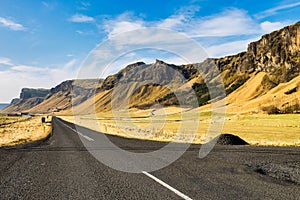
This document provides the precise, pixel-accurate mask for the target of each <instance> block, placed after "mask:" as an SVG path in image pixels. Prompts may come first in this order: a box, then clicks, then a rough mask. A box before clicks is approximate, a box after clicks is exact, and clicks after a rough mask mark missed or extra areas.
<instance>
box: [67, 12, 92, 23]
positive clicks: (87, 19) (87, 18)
mask: <svg viewBox="0 0 300 200" xmlns="http://www.w3.org/2000/svg"><path fill="white" fill-rule="evenodd" d="M69 21H71V22H77V23H88V22H93V21H95V19H94V18H93V17H90V16H86V15H82V14H75V15H73V16H72V17H71V18H70V19H69Z"/></svg>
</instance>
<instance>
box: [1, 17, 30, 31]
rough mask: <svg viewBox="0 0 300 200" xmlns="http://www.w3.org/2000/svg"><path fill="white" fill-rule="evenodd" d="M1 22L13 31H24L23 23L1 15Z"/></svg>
mask: <svg viewBox="0 0 300 200" xmlns="http://www.w3.org/2000/svg"><path fill="white" fill-rule="evenodd" d="M0 24H1V25H2V26H3V27H6V28H8V29H10V30H13V31H24V30H25V27H24V26H23V25H22V24H19V23H16V22H14V21H12V20H10V19H7V18H3V17H0Z"/></svg>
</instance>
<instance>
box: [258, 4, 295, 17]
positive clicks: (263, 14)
mask: <svg viewBox="0 0 300 200" xmlns="http://www.w3.org/2000/svg"><path fill="white" fill-rule="evenodd" d="M298 6H300V2H295V3H290V4H285V5H280V6H276V7H273V8H270V9H267V10H265V11H263V12H260V13H258V14H257V15H255V17H256V18H258V19H262V18H265V17H268V16H271V15H275V14H277V13H278V12H279V11H282V10H286V9H290V8H294V7H298Z"/></svg>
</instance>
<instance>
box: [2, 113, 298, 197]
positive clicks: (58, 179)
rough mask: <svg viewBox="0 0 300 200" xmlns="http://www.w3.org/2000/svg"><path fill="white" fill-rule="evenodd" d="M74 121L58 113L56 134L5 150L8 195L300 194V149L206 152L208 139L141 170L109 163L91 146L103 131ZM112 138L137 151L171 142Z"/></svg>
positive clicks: (4, 192) (245, 148)
mask: <svg viewBox="0 0 300 200" xmlns="http://www.w3.org/2000/svg"><path fill="white" fill-rule="evenodd" d="M72 128H74V125H73V124H70V123H67V122H62V121H60V120H59V119H56V118H54V120H53V135H52V137H51V138H50V139H49V140H48V141H46V142H44V143H42V144H40V145H38V146H32V147H26V148H16V149H9V150H5V149H1V150H0V199H5V200H6V199H110V200H111V199H183V198H185V199H189V198H190V199H300V178H299V177H300V172H299V168H300V148H291V147H281V148H279V147H252V146H216V147H215V148H214V149H213V151H212V152H211V153H210V154H209V155H208V156H207V157H205V158H204V159H200V158H198V153H199V148H200V146H199V145H192V146H191V147H190V148H189V149H188V150H187V151H186V152H185V153H184V154H183V156H182V157H180V158H179V159H178V160H176V161H175V162H173V163H172V164H171V165H169V166H167V167H165V168H163V169H160V170H158V171H154V172H150V173H147V172H145V173H136V174H134V173H126V172H120V171H117V170H114V169H112V168H110V167H107V166H106V165H104V164H102V163H101V162H99V161H98V160H97V159H95V158H94V157H93V156H92V155H91V154H90V153H89V151H87V149H86V148H85V146H84V145H83V143H82V140H84V139H88V138H92V139H93V138H95V137H96V135H97V134H98V135H99V134H100V133H95V132H93V131H90V132H89V135H88V137H87V138H85V137H84V136H85V135H78V134H77V133H76V132H74V131H73V130H72ZM80 137H81V139H80ZM108 138H109V139H110V140H111V141H112V142H113V143H114V144H116V145H118V146H119V147H120V148H122V149H125V150H127V151H131V152H151V151H154V150H157V149H159V148H161V147H162V146H164V145H165V144H164V143H158V142H149V141H140V140H132V139H124V138H119V137H114V136H108ZM89 142H93V141H89ZM178 148H180V147H178ZM94 150H95V151H105V149H103V148H102V149H101V148H100V149H94ZM177 150H178V149H169V151H177ZM125 160H126V159H125Z"/></svg>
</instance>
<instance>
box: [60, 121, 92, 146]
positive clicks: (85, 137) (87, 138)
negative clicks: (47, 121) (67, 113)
mask: <svg viewBox="0 0 300 200" xmlns="http://www.w3.org/2000/svg"><path fill="white" fill-rule="evenodd" d="M59 122H60V123H62V124H63V125H64V126H65V127H68V128H69V129H71V130H72V131H74V132H75V133H78V135H80V136H81V137H83V138H84V139H86V140H88V141H90V142H93V141H95V140H94V139H93V138H90V137H88V136H86V135H84V134H82V133H80V132H78V131H77V130H76V129H74V128H72V127H71V126H68V125H67V124H65V123H63V122H62V121H60V120H59Z"/></svg>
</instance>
